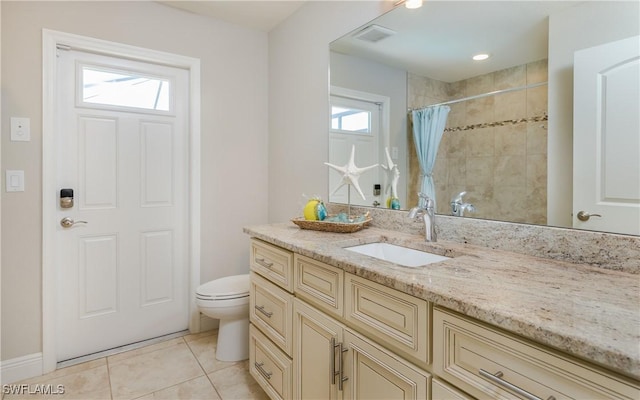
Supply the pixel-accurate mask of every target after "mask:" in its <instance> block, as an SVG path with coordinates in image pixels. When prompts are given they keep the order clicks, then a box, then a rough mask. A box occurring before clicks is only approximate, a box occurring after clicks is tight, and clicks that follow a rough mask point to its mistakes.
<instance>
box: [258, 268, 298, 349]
mask: <svg viewBox="0 0 640 400" xmlns="http://www.w3.org/2000/svg"><path fill="white" fill-rule="evenodd" d="M249 298H250V302H249V307H250V308H249V319H250V320H251V322H252V323H253V324H255V325H256V326H257V327H259V328H260V329H261V330H262V332H264V334H265V335H267V336H268V337H269V338H270V339H271V340H272V341H273V342H274V343H275V344H277V345H278V346H280V348H281V349H282V350H284V351H285V352H286V353H287V354H289V355H291V349H292V343H291V333H292V318H293V296H292V295H291V294H289V293H287V292H285V291H284V290H282V289H281V288H279V287H277V286H276V285H274V284H272V283H270V282H269V281H267V280H266V279H264V278H262V277H261V276H260V275H258V274H256V273H254V272H252V273H251V287H250V297H249Z"/></svg>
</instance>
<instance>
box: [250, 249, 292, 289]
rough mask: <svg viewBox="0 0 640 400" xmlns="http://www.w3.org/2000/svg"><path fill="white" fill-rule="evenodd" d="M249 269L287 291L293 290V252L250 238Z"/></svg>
mask: <svg viewBox="0 0 640 400" xmlns="http://www.w3.org/2000/svg"><path fill="white" fill-rule="evenodd" d="M250 265H251V270H252V271H256V272H257V273H259V274H260V275H262V276H264V277H265V278H267V279H268V280H270V281H271V282H273V283H275V284H276V285H278V286H280V287H281V288H283V289H284V290H286V291H288V292H293V253H292V252H290V251H287V250H284V249H281V248H280V247H278V246H274V245H272V244H269V243H265V242H262V241H260V240H257V239H253V240H251V261H250Z"/></svg>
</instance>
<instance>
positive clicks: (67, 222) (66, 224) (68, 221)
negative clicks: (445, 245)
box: [60, 217, 88, 228]
mask: <svg viewBox="0 0 640 400" xmlns="http://www.w3.org/2000/svg"><path fill="white" fill-rule="evenodd" d="M87 223H88V222H87V221H74V220H73V218H71V217H64V218H62V219H61V220H60V225H62V227H63V228H71V227H72V226H73V225H75V224H87Z"/></svg>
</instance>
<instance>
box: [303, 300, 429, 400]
mask: <svg viewBox="0 0 640 400" xmlns="http://www.w3.org/2000/svg"><path fill="white" fill-rule="evenodd" d="M294 314H295V318H294V320H295V322H294V326H295V328H294V343H295V348H294V358H293V368H294V370H295V371H299V372H300V373H299V374H298V375H297V376H296V377H295V378H294V385H293V387H294V391H293V394H294V398H296V399H363V400H364V399H374V398H377V399H403V400H410V399H413V400H418V399H427V398H428V395H427V393H429V387H428V385H429V379H430V375H429V374H428V373H427V372H425V371H422V370H420V369H419V368H417V367H415V366H413V365H411V364H410V363H409V362H407V361H404V360H402V359H401V358H399V357H397V356H396V355H395V354H394V353H392V352H390V351H388V350H386V349H384V348H383V347H382V346H380V345H378V344H376V343H375V342H373V341H371V340H369V339H367V338H365V337H363V336H361V335H359V334H358V333H356V332H355V331H353V330H351V329H349V328H347V327H346V326H345V325H343V324H341V323H340V322H338V321H337V320H335V319H334V318H332V317H330V316H328V315H326V314H324V313H323V312H321V311H319V310H317V309H315V308H314V307H312V306H310V305H308V304H306V303H305V302H303V301H301V300H299V299H295V300H294Z"/></svg>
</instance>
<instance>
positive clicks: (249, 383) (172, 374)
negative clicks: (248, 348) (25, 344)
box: [3, 331, 268, 400]
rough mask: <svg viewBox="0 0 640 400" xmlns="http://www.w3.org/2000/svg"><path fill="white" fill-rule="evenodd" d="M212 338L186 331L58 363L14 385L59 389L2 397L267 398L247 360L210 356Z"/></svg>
mask: <svg viewBox="0 0 640 400" xmlns="http://www.w3.org/2000/svg"><path fill="white" fill-rule="evenodd" d="M216 340H217V331H209V332H204V333H199V334H195V335H186V336H183V337H179V338H174V339H169V340H166V341H164V342H160V343H156V344H152V345H149V346H146V347H141V348H138V349H135V350H130V351H127V352H124V353H119V354H115V355H111V356H107V357H103V358H100V359H97V360H93V361H88V362H85V363H82V364H77V365H73V366H70V367H66V368H61V369H58V370H56V371H54V372H52V373H50V374H47V375H44V376H41V377H37V378H32V379H28V380H25V381H22V382H17V384H27V385H30V386H32V387H35V386H33V385H47V384H51V385H52V387H53V388H54V389H55V387H56V386H57V385H64V394H49V395H42V394H33V393H32V394H21V395H10V394H6V395H4V396H3V400H15V399H30V400H42V399H57V400H63V399H65V400H66V399H81V400H129V399H140V400H156V399H167V400H177V399H180V400H183V399H184V400H189V399H193V400H205V399H206V400H217V399H221V400H268V397H267V395H266V394H265V393H264V391H263V390H262V388H260V386H259V385H258V384H257V383H256V381H255V380H254V379H253V378H252V377H251V376H250V375H249V371H248V361H241V362H222V361H218V360H216V359H215V347H216ZM32 391H33V390H32Z"/></svg>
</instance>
